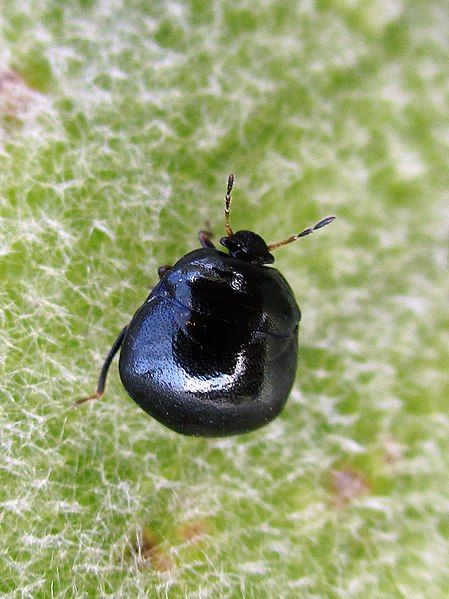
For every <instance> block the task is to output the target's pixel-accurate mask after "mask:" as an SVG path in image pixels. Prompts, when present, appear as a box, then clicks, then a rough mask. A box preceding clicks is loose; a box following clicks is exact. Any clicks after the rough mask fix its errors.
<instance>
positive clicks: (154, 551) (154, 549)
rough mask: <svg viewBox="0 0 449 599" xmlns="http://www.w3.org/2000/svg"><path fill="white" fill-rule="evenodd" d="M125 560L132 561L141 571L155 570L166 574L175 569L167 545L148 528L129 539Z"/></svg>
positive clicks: (142, 529)
mask: <svg viewBox="0 0 449 599" xmlns="http://www.w3.org/2000/svg"><path fill="white" fill-rule="evenodd" d="M125 558H126V559H127V561H131V560H132V561H133V562H134V563H135V565H136V566H137V568H138V569H139V570H144V569H146V568H153V569H154V570H157V571H158V572H166V571H167V570H170V569H171V568H172V567H173V560H172V558H171V556H170V554H169V553H168V548H167V545H166V543H164V542H161V541H160V540H159V539H158V537H157V536H156V535H155V534H154V533H153V532H152V531H151V530H150V529H149V528H147V527H144V528H139V529H138V530H136V531H135V532H134V533H133V535H132V536H131V537H130V538H129V539H128V543H127V546H126V549H125Z"/></svg>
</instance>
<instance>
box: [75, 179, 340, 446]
mask: <svg viewBox="0 0 449 599" xmlns="http://www.w3.org/2000/svg"><path fill="white" fill-rule="evenodd" d="M233 184H234V175H229V177H228V184H227V191H226V200H225V220H226V237H223V238H222V239H221V240H220V243H221V245H223V246H224V247H225V248H226V249H227V250H228V252H229V253H227V254H226V253H224V252H222V251H219V250H218V249H216V248H215V246H214V244H213V243H212V241H211V237H212V235H211V233H210V232H209V231H200V233H199V240H200V243H201V246H202V248H201V249H197V250H194V251H192V252H189V253H188V254H186V255H185V256H183V257H182V258H181V259H180V260H179V261H178V262H177V263H176V264H175V265H174V266H171V267H170V266H162V267H160V268H159V270H158V272H159V277H160V281H159V283H158V285H156V287H155V288H154V289H153V291H152V292H151V293H150V295H149V296H148V297H147V299H146V300H145V302H144V303H143V305H142V306H141V307H140V308H139V309H138V310H137V312H136V314H135V315H134V317H133V318H132V320H131V322H130V324H129V325H127V326H126V327H125V328H124V329H123V330H122V331H121V333H120V334H119V336H118V337H117V339H116V341H115V342H114V345H113V346H112V347H111V349H110V351H109V354H108V356H107V357H106V360H105V362H104V364H103V367H102V369H101V373H100V377H99V381H98V388H97V392H96V393H95V394H94V395H92V396H90V397H86V398H84V399H81V400H78V401H77V402H76V403H77V404H80V403H83V402H85V401H88V400H89V399H95V398H97V397H101V396H102V395H103V393H104V390H105V385H106V378H107V375H108V370H109V367H110V365H111V362H112V360H113V358H114V356H115V354H116V353H117V352H118V350H119V349H120V348H121V352H120V361H119V372H120V378H121V380H122V383H123V385H124V387H125V389H126V391H127V392H128V393H129V395H130V396H131V397H132V399H133V400H134V401H135V402H136V403H137V404H138V405H139V406H140V407H141V408H142V409H143V410H145V412H148V414H150V415H151V416H153V418H155V419H156V420H158V421H159V422H160V423H162V424H163V425H165V426H167V427H168V428H171V429H173V430H174V431H177V432H178V433H183V434H185V435H197V436H204V437H218V436H226V435H235V434H238V433H244V432H248V431H252V430H254V429H256V428H259V427H261V426H264V425H265V424H267V423H268V422H270V421H271V420H273V418H275V417H276V416H277V415H278V414H279V413H280V411H281V410H282V408H283V407H284V404H285V402H286V401H287V397H288V395H289V393H290V389H291V387H292V385H293V381H294V378H295V372H296V362H297V346H298V325H299V321H300V318H301V313H300V310H299V308H298V305H297V303H296V300H295V298H294V296H293V292H292V290H291V288H290V286H289V284H288V283H287V281H286V280H285V278H284V277H283V276H282V275H281V274H280V273H279V272H278V271H277V270H276V269H274V268H268V267H266V266H265V265H266V264H272V263H273V262H274V257H273V255H272V254H271V253H270V251H271V250H273V249H275V248H278V247H280V246H282V245H285V244H287V243H290V242H292V241H295V240H297V239H299V238H300V237H304V236H305V235H309V234H310V233H312V232H313V231H315V230H316V229H320V228H321V227H324V226H325V225H327V224H329V223H330V222H332V221H333V220H334V218H335V217H334V216H328V217H327V218H324V219H323V220H321V221H320V222H319V223H317V224H316V225H315V226H314V227H312V228H307V229H305V230H304V231H302V232H301V233H299V234H298V235H293V236H292V237H289V238H288V239H285V240H284V241H280V242H278V243H273V244H271V245H267V244H266V243H265V241H264V240H263V239H262V238H261V237H260V236H259V235H257V234H256V233H253V232H251V231H237V233H233V231H232V229H231V226H230V224H229V214H230V205H231V190H232V187H233Z"/></svg>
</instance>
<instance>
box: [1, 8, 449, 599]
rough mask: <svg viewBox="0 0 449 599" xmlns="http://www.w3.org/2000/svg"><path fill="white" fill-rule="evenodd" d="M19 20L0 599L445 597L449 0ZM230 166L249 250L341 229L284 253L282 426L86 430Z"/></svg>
mask: <svg viewBox="0 0 449 599" xmlns="http://www.w3.org/2000/svg"><path fill="white" fill-rule="evenodd" d="M1 8H2V10H1V16H0V19H1V20H0V59H1V65H2V67H1V68H2V70H1V72H0V217H1V218H0V228H1V230H0V274H1V281H2V284H1V290H0V323H1V330H0V336H1V337H0V368H1V388H0V393H1V402H0V439H1V443H0V508H1V511H0V537H1V547H0V594H1V596H2V597H38V598H40V597H45V598H46V597H97V596H101V597H103V596H104V597H107V596H109V597H114V598H117V597H127V598H128V597H147V596H149V597H167V596H168V597H192V598H194V597H195V598H206V597H214V598H215V597H224V598H227V597H257V599H260V598H262V597H317V598H318V597H320V598H321V597H345V598H346V597H364V598H365V597H407V598H411V597H412V598H413V597H423V596H426V597H432V598H433V599H435V598H437V597H447V595H448V592H449V566H448V554H449V539H448V533H449V516H448V506H449V481H448V477H447V470H448V465H449V464H448V462H449V459H448V450H449V434H448V433H449V419H448V411H447V398H448V395H449V382H448V361H449V349H448V347H449V343H448V341H449V335H448V324H449V318H448V311H447V306H448V298H449V284H448V277H447V269H448V240H449V209H448V202H449V199H448V191H447V190H448V189H449V185H448V184H449V169H448V167H449V158H448V157H449V112H448V101H449V66H448V65H449V38H448V35H447V23H448V21H449V5H448V3H447V1H446V0H444V1H441V2H439V1H438V0H431V1H429V2H423V1H422V0H413V1H406V0H389V1H387V0H384V1H382V2H381V1H375V0H368V1H360V2H358V1H356V0H355V1H351V0H346V1H345V0H341V1H335V2H331V1H324V0H322V1H320V0H304V1H303V2H288V1H287V2H285V1H281V0H251V1H247V2H245V1H241V2H234V1H216V2H200V1H198V0H197V1H192V2H187V1H184V2H175V1H172V2H159V1H157V2H138V1H135V2H133V1H129V2H120V1H118V0H117V1H113V0H111V1H103V2H95V1H93V0H84V1H80V2H70V3H65V2H31V1H29V2H20V3H17V2H2V3H1ZM228 172H235V175H236V186H235V194H234V205H233V221H232V222H233V225H234V227H235V228H236V229H238V228H248V229H252V230H255V231H257V232H258V233H260V234H261V235H262V236H263V237H265V238H266V239H267V241H269V242H270V241H277V240H278V239H281V238H284V237H286V236H288V235H290V234H292V233H295V232H297V231H298V230H301V229H302V228H304V227H306V226H308V225H311V224H314V223H315V222H316V221H317V220H318V219H319V218H321V217H323V216H326V215H327V214H336V215H337V220H336V221H335V222H334V223H333V224H332V225H331V226H329V227H328V228H326V229H323V230H322V231H320V232H319V233H317V234H316V235H313V236H311V237H308V238H306V239H304V240H301V241H300V242H298V243H297V244H294V245H290V246H288V247H286V248H282V249H279V250H278V251H277V253H276V260H277V261H276V265H277V267H278V268H279V269H280V270H281V272H282V273H283V274H284V275H285V276H286V277H287V279H288V280H289V281H290V283H291V285H292V287H293V289H294V291H295V294H296V296H297V299H298V303H299V305H300V307H301V309H302V312H303V321H302V325H301V330H300V354H299V363H298V373H297V378H296V384H295V388H294V390H293V392H292V395H291V398H290V400H289V402H288V404H287V407H286V409H285V411H284V412H283V414H282V416H281V417H280V418H279V419H278V420H276V421H275V422H274V423H272V424H270V425H269V426H267V427H266V428H265V429H262V430H261V431H258V432H255V433H252V434H248V435H243V436H241V437H238V438H230V439H225V440H204V439H195V438H183V437H181V436H179V435H176V434H175V433H172V432H170V431H168V430H166V429H164V428H163V427H162V426H161V425H159V424H158V423H156V422H155V421H153V420H151V419H150V418H148V417H146V416H145V415H144V414H143V412H141V411H140V410H139V409H138V408H137V407H136V406H135V405H134V404H133V403H132V401H131V400H130V399H129V398H128V396H127V395H126V393H125V391H124V390H123V388H122V387H121V385H120V382H119V379H118V376H117V370H116V368H117V367H116V364H114V366H113V369H112V371H111V376H110V380H109V386H108V390H107V394H106V397H105V399H104V400H102V401H98V402H93V403H92V404H90V405H85V406H83V408H80V409H78V410H73V409H71V405H72V402H73V400H74V399H76V398H77V397H80V396H83V395H86V394H89V393H91V392H92V391H93V390H94V388H95V384H96V378H97V375H98V372H99V368H100V366H101V363H102V358H103V357H104V355H105V353H106V352H107V350H108V348H109V347H110V345H111V344H112V342H113V340H114V339H115V337H116V335H117V333H118V331H119V330H120V329H121V328H122V327H123V326H124V325H125V324H126V323H127V322H128V321H129V319H130V317H131V315H132V314H133V313H134V311H135V310H136V308H137V307H138V306H139V304H140V303H141V302H142V301H143V299H144V298H145V297H146V295H147V293H148V291H149V289H150V288H151V287H152V286H153V285H154V284H155V282H156V281H157V274H156V269H157V267H158V266H159V265H160V264H165V263H168V264H170V263H173V262H174V261H175V260H176V259H177V258H178V257H180V256H181V255H182V254H184V253H185V252H187V251H188V250H190V249H193V248H194V247H196V245H197V241H196V231H197V230H198V229H200V228H201V227H203V223H204V221H205V219H206V218H209V219H210V220H211V222H212V227H213V230H214V232H215V235H216V237H218V238H219V237H220V236H221V235H222V233H223V215H222V210H223V196H224V191H225V183H226V176H227V174H228ZM139 539H140V541H139ZM143 541H144V542H143ZM139 546H140V551H141V553H142V554H141V555H139V549H138V547H139Z"/></svg>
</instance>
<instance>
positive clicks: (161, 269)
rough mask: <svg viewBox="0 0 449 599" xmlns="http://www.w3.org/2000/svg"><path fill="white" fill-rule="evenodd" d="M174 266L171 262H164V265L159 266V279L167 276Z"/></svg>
mask: <svg viewBox="0 0 449 599" xmlns="http://www.w3.org/2000/svg"><path fill="white" fill-rule="evenodd" d="M172 268H173V266H170V265H169V264H163V265H162V266H159V268H158V269H157V274H158V275H159V279H163V278H164V277H165V275H166V274H167V273H168V271H169V270H171V269H172Z"/></svg>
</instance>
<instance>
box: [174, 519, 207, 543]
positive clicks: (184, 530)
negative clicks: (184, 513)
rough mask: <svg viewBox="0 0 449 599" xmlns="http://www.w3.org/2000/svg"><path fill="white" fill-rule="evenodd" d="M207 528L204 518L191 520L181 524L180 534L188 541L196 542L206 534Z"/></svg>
mask: <svg viewBox="0 0 449 599" xmlns="http://www.w3.org/2000/svg"><path fill="white" fill-rule="evenodd" d="M208 528H209V527H208V523H207V521H206V520H193V521H190V522H186V523H184V524H183V525H182V526H181V529H180V535H181V538H182V539H183V540H184V541H187V542H188V543H198V542H200V541H201V540H202V539H203V538H204V536H205V535H206V534H207V531H208Z"/></svg>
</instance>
